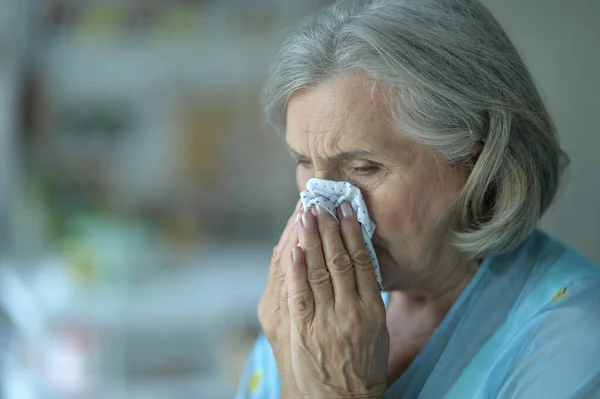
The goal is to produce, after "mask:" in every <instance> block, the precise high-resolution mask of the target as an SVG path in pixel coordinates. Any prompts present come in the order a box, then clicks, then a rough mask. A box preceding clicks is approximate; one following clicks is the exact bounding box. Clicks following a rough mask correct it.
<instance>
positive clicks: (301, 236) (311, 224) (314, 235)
mask: <svg viewBox="0 0 600 399" xmlns="http://www.w3.org/2000/svg"><path fill="white" fill-rule="evenodd" d="M298 241H299V243H300V246H301V247H302V248H303V250H304V263H305V265H306V273H307V280H308V284H309V286H310V288H311V290H312V293H313V295H314V300H315V301H316V303H317V304H323V305H324V306H326V304H327V303H328V302H331V305H333V289H332V286H331V279H330V277H329V270H327V266H326V265H325V260H324V258H323V248H322V246H321V237H320V236H319V231H318V229H317V222H316V219H315V217H314V215H313V214H312V213H311V212H301V216H300V222H299V226H298ZM288 288H290V287H288Z"/></svg>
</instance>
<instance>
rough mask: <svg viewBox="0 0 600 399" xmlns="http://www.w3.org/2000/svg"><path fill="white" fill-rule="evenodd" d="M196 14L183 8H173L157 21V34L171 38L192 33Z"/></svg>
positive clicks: (194, 11)
mask: <svg viewBox="0 0 600 399" xmlns="http://www.w3.org/2000/svg"><path fill="white" fill-rule="evenodd" d="M197 14H198V12H197V11H196V10H191V9H189V8H187V7H184V6H173V7H172V8H171V9H170V10H169V11H167V12H166V13H164V14H163V15H162V16H161V17H160V19H159V20H158V26H157V31H158V34H160V35H161V36H162V35H165V36H172V35H177V34H186V33H190V32H192V31H193V30H194V28H195V26H196V21H197Z"/></svg>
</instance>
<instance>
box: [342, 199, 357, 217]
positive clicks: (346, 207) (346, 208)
mask: <svg viewBox="0 0 600 399" xmlns="http://www.w3.org/2000/svg"><path fill="white" fill-rule="evenodd" d="M340 208H342V216H343V217H345V218H351V217H352V216H354V212H353V211H352V206H351V205H350V204H349V203H347V202H346V201H344V202H342V205H340Z"/></svg>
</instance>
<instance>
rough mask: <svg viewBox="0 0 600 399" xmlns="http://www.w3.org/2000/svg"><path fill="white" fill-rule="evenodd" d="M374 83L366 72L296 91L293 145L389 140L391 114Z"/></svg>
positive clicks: (289, 136)
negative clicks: (366, 75)
mask: <svg viewBox="0 0 600 399" xmlns="http://www.w3.org/2000/svg"><path fill="white" fill-rule="evenodd" d="M372 87H373V85H372V83H371V82H370V81H368V79H366V78H364V77H363V76H362V75H360V74H349V75H345V76H341V77H336V78H333V79H329V80H326V81H324V82H322V83H320V84H318V85H316V86H314V87H311V88H308V89H304V90H301V91H298V92H296V93H294V94H293V95H292V97H291V98H290V101H289V103H288V107H287V115H286V120H287V122H286V140H287V142H288V144H289V146H290V147H292V148H293V149H295V150H297V151H305V150H306V149H305V148H302V147H305V146H307V145H311V143H318V145H319V146H320V147H322V148H323V150H327V149H329V148H331V149H334V148H340V147H343V146H345V145H362V146H365V145H368V146H376V144H377V143H378V142H382V141H383V142H385V140H386V139H389V137H386V136H387V135H390V134H393V133H392V132H391V130H392V127H391V124H390V123H389V119H390V118H389V117H388V113H387V109H386V107H385V103H384V101H382V99H381V98H380V95H379V94H378V93H374V92H373V90H372Z"/></svg>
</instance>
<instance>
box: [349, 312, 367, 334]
mask: <svg viewBox="0 0 600 399" xmlns="http://www.w3.org/2000/svg"><path fill="white" fill-rule="evenodd" d="M345 318H346V322H347V325H348V328H350V329H351V330H353V331H354V330H357V331H358V330H359V329H360V327H362V325H363V322H364V317H363V315H362V313H361V312H359V311H357V310H350V311H349V312H347V314H346V316H345Z"/></svg>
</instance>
